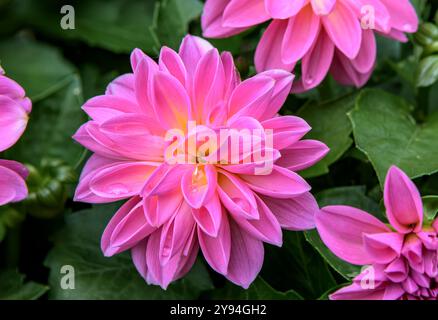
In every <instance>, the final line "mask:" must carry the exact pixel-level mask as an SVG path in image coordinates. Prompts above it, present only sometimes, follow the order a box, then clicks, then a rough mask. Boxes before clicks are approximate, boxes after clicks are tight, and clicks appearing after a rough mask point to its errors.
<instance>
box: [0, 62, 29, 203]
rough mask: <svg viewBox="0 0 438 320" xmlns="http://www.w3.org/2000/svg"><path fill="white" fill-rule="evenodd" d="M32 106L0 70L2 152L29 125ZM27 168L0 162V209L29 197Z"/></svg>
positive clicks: (0, 150) (10, 145)
mask: <svg viewBox="0 0 438 320" xmlns="http://www.w3.org/2000/svg"><path fill="white" fill-rule="evenodd" d="M31 109H32V103H31V101H30V99H29V98H27V97H26V94H25V92H24V90H23V88H22V87H21V86H20V85H19V84H18V83H16V82H15V81H14V80H12V79H9V78H8V77H6V76H5V75H4V71H3V69H2V68H1V67H0V152H2V151H5V150H6V149H9V148H10V147H12V146H13V145H14V144H15V143H16V142H17V141H18V139H19V138H20V137H21V135H22V134H23V132H24V130H25V129H26V126H27V121H28V114H29V113H30V111H31ZM27 175H28V171H27V169H26V168H25V167H24V166H23V165H22V164H20V163H18V162H16V161H11V160H1V159H0V206H2V205H5V204H7V203H9V202H18V201H21V200H23V199H24V198H26V197H27V187H26V182H25V179H26V177H27Z"/></svg>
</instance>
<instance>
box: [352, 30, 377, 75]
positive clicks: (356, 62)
mask: <svg viewBox="0 0 438 320" xmlns="http://www.w3.org/2000/svg"><path fill="white" fill-rule="evenodd" d="M376 54H377V47H376V38H375V36H374V32H373V31H372V30H364V31H363V32H362V44H361V46H360V50H359V54H358V55H357V57H356V58H355V59H353V60H351V63H352V65H353V67H354V68H355V69H356V70H357V71H358V72H360V73H367V72H369V71H370V70H371V69H372V68H373V67H374V63H375V62H376Z"/></svg>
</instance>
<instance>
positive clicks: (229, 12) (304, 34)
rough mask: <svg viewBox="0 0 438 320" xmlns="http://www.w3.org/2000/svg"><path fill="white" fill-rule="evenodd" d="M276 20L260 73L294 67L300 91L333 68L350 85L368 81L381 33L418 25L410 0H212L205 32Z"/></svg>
mask: <svg viewBox="0 0 438 320" xmlns="http://www.w3.org/2000/svg"><path fill="white" fill-rule="evenodd" d="M266 21H270V23H269V26H268V27H267V29H266V31H265V32H264V34H263V36H262V38H261V40H260V42H259V44H258V47H257V50H256V55H255V66H256V69H257V71H258V72H261V71H265V70H269V69H283V70H287V71H292V70H293V69H294V68H295V67H296V66H297V64H298V62H300V63H301V75H302V76H301V78H300V79H299V81H296V82H295V84H294V86H293V91H294V92H302V91H306V90H309V89H312V88H314V87H316V86H318V84H320V83H321V81H322V80H323V79H324V78H325V77H326V75H327V73H328V72H330V73H331V74H332V75H333V77H334V78H335V79H336V80H337V81H338V82H340V83H341V84H345V85H355V86H357V87H360V86H362V85H364V84H365V83H366V82H367V81H368V79H369V77H370V75H371V73H372V70H373V68H374V64H375V60H376V40H375V32H377V33H379V34H381V35H384V36H386V37H389V38H392V39H394V40H398V41H407V38H406V36H405V33H413V32H415V31H416V30H417V27H418V18H417V15H416V12H415V10H414V8H413V6H412V5H411V3H410V2H409V0H398V1H395V0H207V2H206V4H205V7H204V13H203V16H202V27H203V32H204V36H205V37H210V38H223V37H228V36H231V35H234V34H237V33H240V32H242V31H244V30H246V29H248V28H250V27H252V26H255V25H258V24H260V23H264V22H266Z"/></svg>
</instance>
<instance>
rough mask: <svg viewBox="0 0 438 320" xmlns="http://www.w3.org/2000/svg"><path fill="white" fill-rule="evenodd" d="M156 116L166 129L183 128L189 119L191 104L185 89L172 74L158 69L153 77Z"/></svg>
mask: <svg viewBox="0 0 438 320" xmlns="http://www.w3.org/2000/svg"><path fill="white" fill-rule="evenodd" d="M153 101H154V110H155V114H156V117H157V119H158V121H159V122H160V123H162V124H163V126H164V127H165V128H166V129H175V128H179V129H184V128H185V127H186V126H187V120H189V119H190V113H191V112H190V110H191V104H190V99H189V97H188V95H187V91H186V90H185V88H184V87H183V86H182V84H181V83H180V82H179V81H178V80H177V79H176V78H174V77H173V76H171V75H169V74H167V73H165V72H162V71H158V72H157V73H156V74H155V76H154V79H153Z"/></svg>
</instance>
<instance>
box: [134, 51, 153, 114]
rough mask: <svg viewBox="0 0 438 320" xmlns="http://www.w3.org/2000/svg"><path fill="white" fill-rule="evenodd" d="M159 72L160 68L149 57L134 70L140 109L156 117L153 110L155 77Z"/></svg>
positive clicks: (140, 61)
mask: <svg viewBox="0 0 438 320" xmlns="http://www.w3.org/2000/svg"><path fill="white" fill-rule="evenodd" d="M157 72H158V66H157V64H156V63H155V61H153V60H152V59H151V58H149V57H148V56H145V57H143V58H142V59H141V60H139V62H138V64H137V66H136V68H135V69H134V89H135V95H136V97H137V103H138V105H139V107H140V109H141V110H142V111H143V112H144V113H145V114H146V115H148V116H151V117H152V116H153V115H154V108H153V97H152V90H153V85H152V82H153V79H154V75H155V74H156V73H157Z"/></svg>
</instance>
